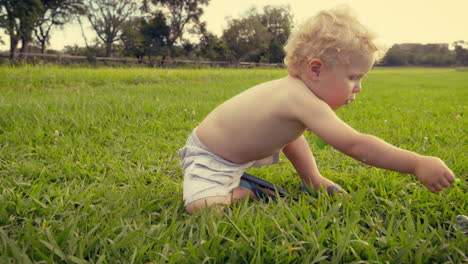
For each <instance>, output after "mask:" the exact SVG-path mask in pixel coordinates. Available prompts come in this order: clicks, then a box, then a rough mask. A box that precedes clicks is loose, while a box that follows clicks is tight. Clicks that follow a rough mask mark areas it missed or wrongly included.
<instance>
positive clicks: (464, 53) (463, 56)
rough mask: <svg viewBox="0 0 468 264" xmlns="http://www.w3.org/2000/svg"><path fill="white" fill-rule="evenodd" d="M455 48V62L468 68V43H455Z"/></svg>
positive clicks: (460, 41) (459, 41)
mask: <svg viewBox="0 0 468 264" xmlns="http://www.w3.org/2000/svg"><path fill="white" fill-rule="evenodd" d="M453 46H454V47H455V60H456V61H457V63H458V64H459V65H464V66H468V49H465V47H467V46H468V42H465V41H463V40H458V41H455V42H454V43H453Z"/></svg>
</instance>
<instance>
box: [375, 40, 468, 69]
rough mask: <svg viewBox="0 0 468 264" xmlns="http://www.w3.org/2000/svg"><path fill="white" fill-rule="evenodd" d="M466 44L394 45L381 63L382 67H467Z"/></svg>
mask: <svg viewBox="0 0 468 264" xmlns="http://www.w3.org/2000/svg"><path fill="white" fill-rule="evenodd" d="M467 45H468V42H464V41H456V42H454V43H453V44H452V46H453V49H452V50H451V49H449V44H426V45H423V44H395V45H393V46H392V47H391V48H390V49H389V50H388V51H387V52H386V54H385V56H384V57H383V59H382V61H381V65H383V66H407V65H411V66H468V49H467Z"/></svg>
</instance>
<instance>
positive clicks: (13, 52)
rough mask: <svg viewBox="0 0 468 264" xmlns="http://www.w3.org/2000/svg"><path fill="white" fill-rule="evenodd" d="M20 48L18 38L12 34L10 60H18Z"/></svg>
mask: <svg viewBox="0 0 468 264" xmlns="http://www.w3.org/2000/svg"><path fill="white" fill-rule="evenodd" d="M17 49H18V40H17V39H15V37H14V36H11V35H10V61H11V62H13V61H14V60H16V50H17Z"/></svg>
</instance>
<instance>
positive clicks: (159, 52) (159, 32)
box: [122, 12, 170, 60]
mask: <svg viewBox="0 0 468 264" xmlns="http://www.w3.org/2000/svg"><path fill="white" fill-rule="evenodd" d="M169 32H170V29H169V26H168V25H167V24H166V19H165V17H164V15H163V14H162V13H161V12H157V13H156V14H154V16H153V17H152V18H151V19H149V20H148V21H147V20H146V19H144V18H135V19H133V20H131V21H129V22H127V23H126V25H125V27H124V29H123V33H122V43H123V46H124V54H125V55H128V56H135V57H136V58H138V59H142V58H143V57H144V56H148V58H149V59H150V60H151V59H152V57H153V56H165V55H167V54H168V48H167V42H168V39H169Z"/></svg>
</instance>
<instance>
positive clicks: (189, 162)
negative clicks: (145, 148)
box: [179, 129, 279, 206]
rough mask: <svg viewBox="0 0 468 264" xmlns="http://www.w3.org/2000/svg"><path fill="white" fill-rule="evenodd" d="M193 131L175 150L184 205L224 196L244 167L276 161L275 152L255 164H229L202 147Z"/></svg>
mask: <svg viewBox="0 0 468 264" xmlns="http://www.w3.org/2000/svg"><path fill="white" fill-rule="evenodd" d="M195 130H196V129H195ZM195 130H194V131H193V132H192V133H191V134H190V136H189V138H188V140H187V143H186V144H185V146H184V147H183V148H181V149H180V150H179V157H180V159H181V166H182V171H183V173H184V186H183V189H184V196H183V199H184V204H185V205H186V206H187V205H188V204H190V203H191V202H193V201H196V200H198V199H202V198H206V197H211V196H226V195H228V194H229V193H230V192H231V191H232V189H234V188H236V187H237V186H239V183H240V178H241V176H242V174H244V171H245V170H247V169H248V168H251V167H260V166H266V165H271V164H275V163H278V161H279V153H275V154H274V155H272V156H270V157H267V158H265V159H261V160H258V161H252V162H248V163H245V164H236V163H232V162H230V161H227V160H225V159H223V158H221V157H219V156H217V155H216V154H214V153H212V152H211V151H210V150H209V149H208V148H207V147H206V146H205V145H203V143H202V142H201V141H200V140H199V139H198V137H197V135H196V134H195Z"/></svg>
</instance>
